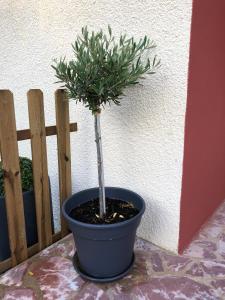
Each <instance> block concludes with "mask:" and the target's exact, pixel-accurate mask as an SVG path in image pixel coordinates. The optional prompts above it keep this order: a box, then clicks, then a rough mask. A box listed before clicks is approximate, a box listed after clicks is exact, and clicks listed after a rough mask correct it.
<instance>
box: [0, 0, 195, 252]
mask: <svg viewBox="0 0 225 300" xmlns="http://www.w3.org/2000/svg"><path fill="white" fill-rule="evenodd" d="M191 2H192V1H191V0H182V1H180V0H170V1H169V0H130V1H122V0H114V1H108V0H99V1H96V0H95V1H94V0H80V1H72V0H69V1H64V2H63V1H59V0H51V1H44V0H36V1H27V0H26V1H25V0H17V1H4V0H0V7H1V10H0V37H1V44H0V66H1V71H0V88H8V89H11V90H12V91H13V92H14V95H15V100H16V113H17V124H18V128H26V127H27V126H28V117H27V107H26V91H27V90H28V89H29V88H41V89H42V90H43V92H44V94H45V109H46V123H47V124H53V123H54V122H55V115H54V107H53V106H54V99H53V92H54V89H55V88H56V86H55V85H53V82H54V81H55V79H54V76H53V71H52V70H51V68H50V63H51V60H52V58H54V57H59V56H60V55H63V54H66V55H68V56H70V55H71V50H70V43H71V42H72V41H73V40H74V37H75V36H76V34H77V33H78V32H79V30H80V28H81V26H82V25H86V24H87V25H90V26H91V27H93V28H96V29H97V28H99V27H103V28H104V27H106V26H107V24H111V26H112V28H113V30H114V32H115V34H119V33H120V32H124V31H127V32H128V33H130V34H132V35H135V36H136V37H141V36H143V35H144V34H148V35H149V36H151V37H152V38H153V39H154V40H155V41H156V42H157V44H158V50H157V52H158V55H159V56H160V57H161V59H162V63H163V65H162V68H161V70H160V72H158V74H156V75H154V76H151V77H149V78H148V79H147V80H146V81H145V83H144V86H139V87H137V86H136V87H135V88H132V89H130V90H129V91H127V93H126V95H127V96H126V97H125V98H124V99H123V101H122V106H121V107H111V108H110V109H106V111H105V112H104V115H103V119H102V131H103V143H104V158H105V177H106V184H107V185H114V186H122V187H126V188H132V189H133V190H134V191H136V192H138V193H140V194H141V195H142V196H143V197H144V198H145V200H146V202H147V211H146V214H145V217H144V220H143V223H142V225H141V228H140V231H139V234H140V235H141V236H142V237H144V238H146V239H149V240H151V241H152V242H154V243H156V244H158V245H161V246H163V247H165V248H169V249H171V250H173V251H176V250H177V245H178V229H179V212H180V191H181V174H182V159H183V131H184V115H185V106H186V81H187V65H188V51H189V31H190V20H191V10H192V3H191ZM71 119H72V120H73V121H74V120H76V121H77V122H78V125H79V133H77V134H73V135H72V136H73V137H72V155H73V163H72V168H73V189H74V191H78V190H81V189H84V188H88V187H92V186H95V185H96V184H97V174H96V171H97V170H96V152H95V145H94V142H93V140H94V132H93V119H92V116H91V114H90V113H89V111H87V110H85V109H84V108H83V107H81V106H75V104H73V103H71ZM48 144H49V150H48V153H49V173H50V176H51V181H52V190H53V197H54V199H55V204H54V210H55V213H56V214H57V215H58V212H57V211H58V209H57V204H56V203H57V197H58V192H57V189H58V182H57V177H56V173H57V159H56V143H55V138H52V137H51V138H48ZM27 145H28V144H27V143H23V144H21V147H20V149H21V154H26V155H28V154H29V153H30V148H29V147H27ZM56 223H57V218H56Z"/></svg>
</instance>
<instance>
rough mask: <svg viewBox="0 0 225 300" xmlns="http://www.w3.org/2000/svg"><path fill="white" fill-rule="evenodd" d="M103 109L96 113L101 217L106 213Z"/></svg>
mask: <svg viewBox="0 0 225 300" xmlns="http://www.w3.org/2000/svg"><path fill="white" fill-rule="evenodd" d="M100 115H101V111H100V110H99V111H98V112H96V113H95V115H94V118H95V142H96V147H97V162H98V183H99V215H100V218H103V216H104V215H105V213H106V203H105V182H104V168H103V154H102V138H101V124H100Z"/></svg>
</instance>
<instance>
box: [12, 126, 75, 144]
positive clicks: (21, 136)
mask: <svg viewBox="0 0 225 300" xmlns="http://www.w3.org/2000/svg"><path fill="white" fill-rule="evenodd" d="M69 130H70V132H75V131H77V123H70V124H69ZM56 134H57V129H56V126H47V127H45V135H46V136H51V135H56ZM30 139H31V133H30V129H22V130H17V141H24V140H30Z"/></svg>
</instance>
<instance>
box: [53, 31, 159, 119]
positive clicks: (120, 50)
mask: <svg viewBox="0 0 225 300" xmlns="http://www.w3.org/2000/svg"><path fill="white" fill-rule="evenodd" d="M72 47H73V53H74V59H72V60H70V61H69V62H67V61H66V58H61V59H60V60H59V61H58V60H54V64H53V65H52V67H53V68H54V70H55V72H56V77H57V78H58V79H59V81H58V82H60V83H63V84H64V85H63V87H65V88H66V90H67V92H68V98H69V99H74V100H76V102H83V104H84V105H85V106H86V107H88V108H89V109H90V110H91V111H92V112H93V113H94V112H96V111H99V109H100V108H101V107H103V108H104V106H105V105H106V104H107V103H109V104H111V102H113V103H115V104H117V105H119V104H120V97H121V96H122V95H123V91H124V89H125V88H126V87H128V86H130V85H134V84H137V83H139V79H141V78H143V75H144V74H154V73H155V71H156V69H157V67H159V65H160V61H159V60H158V59H157V58H156V56H154V57H153V59H152V60H150V58H149V57H148V54H149V52H151V50H152V49H153V48H155V47H156V46H155V44H154V42H153V41H151V40H150V39H149V38H148V37H147V36H145V37H144V38H142V39H140V40H139V41H137V42H136V41H135V40H134V38H133V37H131V38H128V37H127V36H126V34H125V35H121V36H120V38H119V39H118V40H116V39H115V37H114V36H112V30H111V28H110V26H108V32H107V34H105V33H104V32H103V31H102V30H100V31H99V32H96V33H95V32H92V33H89V32H88V29H87V27H83V28H82V35H81V36H78V37H77V39H76V40H75V42H74V44H72Z"/></svg>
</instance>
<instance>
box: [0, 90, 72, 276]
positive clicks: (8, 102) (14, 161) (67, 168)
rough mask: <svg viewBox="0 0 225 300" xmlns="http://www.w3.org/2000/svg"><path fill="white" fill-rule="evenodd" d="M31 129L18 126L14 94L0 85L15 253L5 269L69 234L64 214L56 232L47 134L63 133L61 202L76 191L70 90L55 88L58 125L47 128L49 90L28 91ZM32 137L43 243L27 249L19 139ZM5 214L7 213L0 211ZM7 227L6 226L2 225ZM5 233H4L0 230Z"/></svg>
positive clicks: (1, 141) (0, 129) (1, 144)
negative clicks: (45, 95) (73, 187)
mask: <svg viewBox="0 0 225 300" xmlns="http://www.w3.org/2000/svg"><path fill="white" fill-rule="evenodd" d="M27 98H28V111H29V123H30V129H25V130H18V131H17V130H16V120H15V110H14V101H13V94H12V93H11V92H10V91H8V90H0V151H1V160H2V166H3V172H4V188H5V198H6V211H7V221H8V232H9V242H10V251H11V257H10V258H9V259H7V260H4V261H0V273H1V272H3V271H5V270H7V269H9V268H11V267H13V266H15V265H17V264H18V263H20V262H22V261H24V260H25V259H27V258H28V257H30V256H32V255H34V254H35V253H37V252H39V251H40V250H42V249H43V248H45V247H47V246H49V245H51V244H52V243H53V242H55V241H57V240H59V239H60V238H62V237H64V236H65V235H66V234H67V233H68V229H67V226H66V223H65V220H64V219H63V218H62V215H61V231H60V232H58V233H56V234H52V232H53V231H52V224H51V203H50V191H49V181H48V165H47V150H46V136H50V135H57V148H58V168H59V191H60V204H61V205H62V203H63V201H64V200H65V198H67V197H68V196H70V195H71V155H70V132H74V131H77V124H76V123H71V124H70V123H69V104H68V101H66V95H65V91H64V90H57V91H56V93H55V108H56V126H49V127H45V116H44V104H43V93H42V92H41V90H30V91H29V92H28V93H27ZM28 139H30V140H31V149H32V164H33V179H34V193H35V205H36V222H37V233H38V243H37V244H35V245H33V246H31V247H29V248H27V242H26V232H25V220H24V208H23V194H22V186H21V178H20V167H19V153H18V141H22V140H28ZM0 217H1V216H0ZM0 230H1V229H0ZM0 234H1V232H0Z"/></svg>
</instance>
